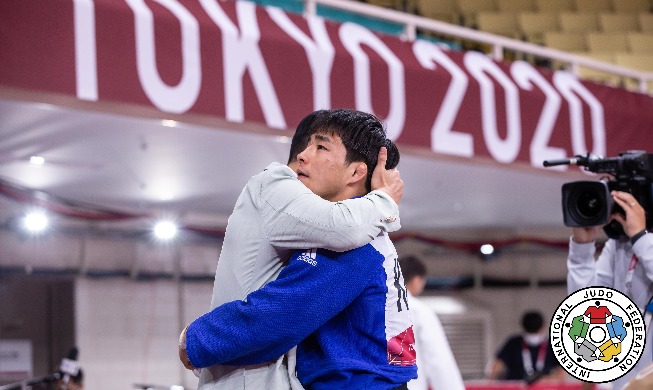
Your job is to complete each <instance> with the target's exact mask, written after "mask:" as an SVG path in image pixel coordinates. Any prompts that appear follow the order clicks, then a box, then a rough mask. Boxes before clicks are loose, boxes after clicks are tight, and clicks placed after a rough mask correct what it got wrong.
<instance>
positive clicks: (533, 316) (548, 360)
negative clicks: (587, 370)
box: [488, 311, 565, 383]
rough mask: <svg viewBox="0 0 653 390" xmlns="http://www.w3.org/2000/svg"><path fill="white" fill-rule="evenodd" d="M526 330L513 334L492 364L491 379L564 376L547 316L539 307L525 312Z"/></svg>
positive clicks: (536, 378) (528, 379)
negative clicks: (556, 354)
mask: <svg viewBox="0 0 653 390" xmlns="http://www.w3.org/2000/svg"><path fill="white" fill-rule="evenodd" d="M522 328H523V330H524V333H521V334H518V335H514V336H511V337H510V338H509V339H508V340H507V341H506V342H505V344H504V345H503V346H502V347H501V349H500V350H499V352H498V353H497V355H496V357H495V359H494V361H493V362H492V363H491V365H490V369H489V372H488V378H489V379H501V380H523V381H526V383H533V382H536V381H538V380H540V379H559V380H561V379H563V378H564V377H565V372H564V371H563V370H562V368H561V367H560V365H559V364H558V361H557V360H556V358H555V356H554V355H553V349H552V348H551V344H550V343H549V340H548V339H549V338H548V334H547V332H546V328H545V327H544V318H543V317H542V314H540V312H538V311H528V312H526V313H524V315H523V316H522Z"/></svg>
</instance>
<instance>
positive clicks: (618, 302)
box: [549, 287, 646, 383]
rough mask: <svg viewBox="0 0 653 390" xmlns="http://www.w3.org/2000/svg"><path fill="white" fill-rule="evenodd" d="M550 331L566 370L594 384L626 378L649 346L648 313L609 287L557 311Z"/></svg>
mask: <svg viewBox="0 0 653 390" xmlns="http://www.w3.org/2000/svg"><path fill="white" fill-rule="evenodd" d="M549 332H550V337H551V346H552V347H553V352H554V354H555V356H556V358H557V359H558V361H559V362H560V365H561V366H562V367H563V368H564V369H565V371H567V372H568V373H569V374H570V375H572V376H574V377H576V378H578V379H580V380H583V381H586V382H593V383H603V382H611V381H613V380H615V379H617V378H620V377H622V376H624V375H626V373H628V371H630V370H631V369H632V368H633V367H634V366H635V364H637V362H638V361H639V358H640V357H641V356H642V353H643V352H644V345H645V344H646V343H645V341H646V330H645V326H644V319H643V317H642V313H641V312H640V311H639V309H638V308H637V306H636V305H635V304H634V303H633V301H631V300H630V298H628V297H627V296H626V295H624V294H622V293H621V292H619V291H617V290H614V289H611V288H608V287H588V288H584V289H582V290H579V291H576V292H575V293H573V294H571V295H569V296H568V297H567V298H566V299H565V300H564V301H563V302H562V303H561V304H560V306H558V308H557V309H556V312H555V313H554V315H553V318H552V319H551V328H550V329H549Z"/></svg>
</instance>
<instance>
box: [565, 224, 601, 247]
mask: <svg viewBox="0 0 653 390" xmlns="http://www.w3.org/2000/svg"><path fill="white" fill-rule="evenodd" d="M598 230H599V227H598V226H590V227H575V228H574V229H573V233H572V235H571V239H572V240H574V242H575V243H577V244H586V243H588V242H592V241H594V240H595V239H596V234H597V232H598Z"/></svg>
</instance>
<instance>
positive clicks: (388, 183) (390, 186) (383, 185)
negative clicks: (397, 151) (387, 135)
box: [372, 147, 404, 204]
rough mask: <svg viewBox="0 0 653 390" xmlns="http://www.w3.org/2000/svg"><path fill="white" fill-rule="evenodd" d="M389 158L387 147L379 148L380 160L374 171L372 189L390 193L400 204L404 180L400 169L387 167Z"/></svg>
mask: <svg viewBox="0 0 653 390" xmlns="http://www.w3.org/2000/svg"><path fill="white" fill-rule="evenodd" d="M387 160H388V150H387V149H386V148H385V147H382V148H381V149H379V157H378V162H377V163H376V168H375V169H374V172H372V190H381V191H383V192H385V193H386V194H388V195H390V197H391V198H392V200H394V201H395V203H397V204H399V201H400V200H401V197H402V196H403V195H404V182H403V180H401V177H400V176H399V170H397V169H396V168H394V169H385V163H386V161H387Z"/></svg>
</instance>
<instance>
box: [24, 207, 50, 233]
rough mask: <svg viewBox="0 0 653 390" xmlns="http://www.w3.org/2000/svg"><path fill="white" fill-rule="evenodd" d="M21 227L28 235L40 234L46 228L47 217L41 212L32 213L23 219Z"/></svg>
mask: <svg viewBox="0 0 653 390" xmlns="http://www.w3.org/2000/svg"><path fill="white" fill-rule="evenodd" d="M23 227H24V228H25V230H27V231H28V232H30V233H41V232H43V231H44V230H45V229H46V228H47V227H48V217H47V216H46V215H45V213H43V212H42V211H32V212H30V213H28V214H27V215H25V217H24V218H23Z"/></svg>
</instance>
